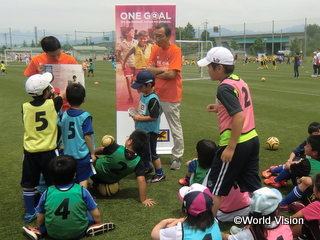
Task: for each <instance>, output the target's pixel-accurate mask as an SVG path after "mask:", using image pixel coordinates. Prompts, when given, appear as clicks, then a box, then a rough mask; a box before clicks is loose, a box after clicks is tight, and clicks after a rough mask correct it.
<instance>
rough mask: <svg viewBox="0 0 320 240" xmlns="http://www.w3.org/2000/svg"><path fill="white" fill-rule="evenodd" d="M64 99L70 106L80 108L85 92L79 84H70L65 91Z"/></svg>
mask: <svg viewBox="0 0 320 240" xmlns="http://www.w3.org/2000/svg"><path fill="white" fill-rule="evenodd" d="M66 97H67V101H68V102H69V103H70V105H71V106H80V105H81V104H82V103H83V101H84V98H85V97H86V90H85V88H84V87H83V86H82V85H81V84H79V83H70V84H69V85H68V87H67V90H66Z"/></svg>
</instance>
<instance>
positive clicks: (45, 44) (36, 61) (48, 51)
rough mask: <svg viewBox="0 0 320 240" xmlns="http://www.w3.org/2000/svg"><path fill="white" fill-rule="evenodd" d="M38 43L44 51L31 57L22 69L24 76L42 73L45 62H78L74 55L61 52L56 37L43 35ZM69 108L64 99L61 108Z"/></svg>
mask: <svg viewBox="0 0 320 240" xmlns="http://www.w3.org/2000/svg"><path fill="white" fill-rule="evenodd" d="M40 45H41V48H42V50H43V51H44V53H42V54H40V55H38V56H35V57H33V58H32V60H31V62H30V64H29V65H28V66H27V68H26V70H25V71H24V75H25V76H27V77H30V76H32V75H34V74H39V73H40V74H41V73H43V72H44V65H45V64H78V62H77V60H76V59H75V58H74V57H72V56H70V55H68V54H65V53H63V52H61V44H60V42H59V40H58V39H57V38H56V37H53V36H47V37H44V38H43V39H42V40H41V41H40ZM69 108H70V105H69V103H68V102H67V101H66V100H65V99H64V101H63V106H62V110H63V111H65V110H67V109H69Z"/></svg>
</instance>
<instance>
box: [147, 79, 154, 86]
mask: <svg viewBox="0 0 320 240" xmlns="http://www.w3.org/2000/svg"><path fill="white" fill-rule="evenodd" d="M148 84H151V87H154V85H155V84H156V80H155V79H153V81H152V82H147V83H145V84H144V85H145V86H148Z"/></svg>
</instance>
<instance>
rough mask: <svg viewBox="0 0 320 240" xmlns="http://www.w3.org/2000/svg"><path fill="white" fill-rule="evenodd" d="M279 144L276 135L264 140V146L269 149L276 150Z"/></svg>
mask: <svg viewBox="0 0 320 240" xmlns="http://www.w3.org/2000/svg"><path fill="white" fill-rule="evenodd" d="M279 145H280V141H279V139H278V138H276V137H269V138H268V139H267V142H266V147H267V149H269V150H277V149H278V147H279Z"/></svg>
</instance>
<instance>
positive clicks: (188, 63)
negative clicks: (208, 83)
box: [176, 40, 213, 80]
mask: <svg viewBox="0 0 320 240" xmlns="http://www.w3.org/2000/svg"><path fill="white" fill-rule="evenodd" d="M176 44H177V45H178V46H179V47H180V49H181V51H182V56H183V57H182V58H183V59H182V62H183V68H182V69H183V70H182V73H183V76H182V77H183V80H197V79H203V78H209V76H208V72H207V69H206V68H200V67H199V66H198V65H197V61H198V60H199V59H201V58H203V57H205V56H206V54H207V52H208V51H209V50H210V49H211V48H212V47H213V44H212V42H211V41H197V40H176Z"/></svg>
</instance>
